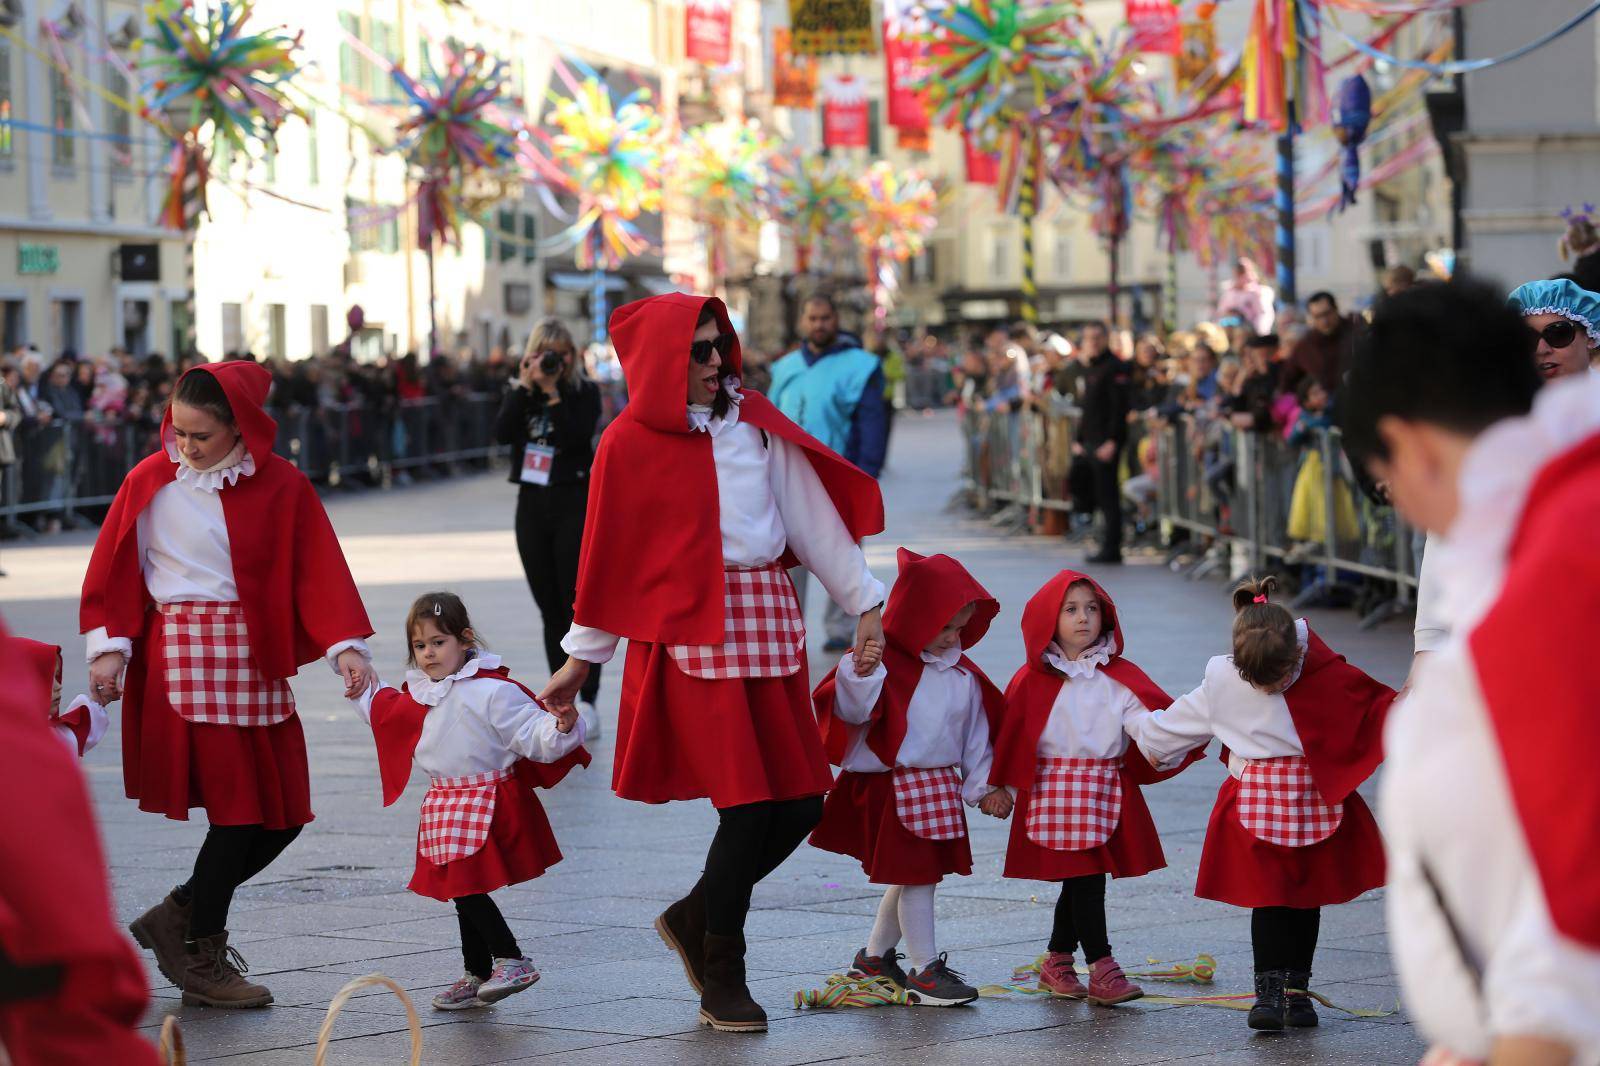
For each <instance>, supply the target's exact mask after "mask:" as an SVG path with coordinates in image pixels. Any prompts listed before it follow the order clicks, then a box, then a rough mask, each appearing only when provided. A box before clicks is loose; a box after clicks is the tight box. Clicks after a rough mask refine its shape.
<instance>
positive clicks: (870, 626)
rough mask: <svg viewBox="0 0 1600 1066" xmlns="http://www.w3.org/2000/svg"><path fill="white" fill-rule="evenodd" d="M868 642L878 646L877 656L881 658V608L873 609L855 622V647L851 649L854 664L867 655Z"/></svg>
mask: <svg viewBox="0 0 1600 1066" xmlns="http://www.w3.org/2000/svg"><path fill="white" fill-rule="evenodd" d="M869 641H870V642H872V643H874V644H877V645H878V651H877V654H878V655H879V656H880V657H881V656H882V655H883V608H881V607H874V608H873V609H872V610H870V611H868V612H867V613H866V614H864V615H862V616H861V617H860V619H858V620H857V621H856V646H855V648H854V649H853V650H854V651H855V656H856V662H858V663H859V662H860V661H861V657H862V656H863V655H865V654H867V643H868V642H869ZM874 664H876V661H874Z"/></svg>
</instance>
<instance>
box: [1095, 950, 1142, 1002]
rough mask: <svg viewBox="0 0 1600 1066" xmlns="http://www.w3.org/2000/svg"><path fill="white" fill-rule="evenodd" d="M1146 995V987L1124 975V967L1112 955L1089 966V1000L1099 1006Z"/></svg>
mask: <svg viewBox="0 0 1600 1066" xmlns="http://www.w3.org/2000/svg"><path fill="white" fill-rule="evenodd" d="M1142 995H1144V989H1142V988H1140V987H1139V986H1138V985H1136V984H1134V983H1133V982H1132V981H1130V980H1128V979H1127V978H1126V977H1124V976H1123V975H1122V967H1121V966H1118V965H1117V960H1116V959H1113V958H1112V957H1111V956H1110V955H1107V956H1106V957H1105V958H1103V959H1100V960H1099V961H1097V962H1095V963H1093V964H1091V965H1090V967H1089V1002H1090V1003H1093V1004H1094V1005H1095V1006H1097V1007H1109V1006H1112V1005H1113V1004H1116V1003H1126V1002H1128V1000H1130V999H1138V998H1139V997H1140V996H1142Z"/></svg>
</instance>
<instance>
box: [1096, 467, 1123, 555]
mask: <svg viewBox="0 0 1600 1066" xmlns="http://www.w3.org/2000/svg"><path fill="white" fill-rule="evenodd" d="M1120 461H1121V452H1120V451H1119V452H1118V453H1116V454H1114V455H1112V457H1111V458H1110V459H1109V460H1103V459H1100V458H1098V457H1096V456H1093V455H1091V456H1090V457H1089V468H1090V469H1091V470H1092V471H1093V472H1094V497H1095V503H1096V504H1097V505H1098V507H1099V508H1100V517H1101V519H1102V520H1103V521H1104V522H1105V527H1106V529H1105V540H1104V541H1103V542H1102V543H1101V545H1100V550H1101V552H1103V553H1104V554H1106V555H1116V554H1117V553H1118V552H1120V551H1122V488H1121V486H1120V485H1119V484H1118V482H1117V465H1118V463H1119V462H1120Z"/></svg>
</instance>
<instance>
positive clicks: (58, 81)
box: [50, 67, 78, 168]
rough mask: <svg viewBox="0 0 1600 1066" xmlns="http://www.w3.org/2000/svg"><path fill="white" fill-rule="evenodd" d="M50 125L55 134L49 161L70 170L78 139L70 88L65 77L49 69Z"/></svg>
mask: <svg viewBox="0 0 1600 1066" xmlns="http://www.w3.org/2000/svg"><path fill="white" fill-rule="evenodd" d="M50 125H51V126H52V127H53V128H54V129H55V131H56V134H55V136H54V137H51V138H50V161H51V162H52V163H54V164H55V165H56V166H57V167H62V168H70V167H72V165H73V164H74V163H76V162H77V158H78V138H77V136H76V134H77V130H76V128H75V127H74V119H73V115H72V86H71V84H69V83H68V81H67V76H66V75H65V74H63V73H62V72H61V71H59V70H57V69H56V68H55V67H51V68H50Z"/></svg>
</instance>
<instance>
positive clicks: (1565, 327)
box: [1528, 318, 1578, 351]
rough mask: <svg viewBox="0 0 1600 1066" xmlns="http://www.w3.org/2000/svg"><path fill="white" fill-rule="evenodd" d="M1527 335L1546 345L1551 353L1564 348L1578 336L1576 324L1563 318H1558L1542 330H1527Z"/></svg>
mask: <svg viewBox="0 0 1600 1066" xmlns="http://www.w3.org/2000/svg"><path fill="white" fill-rule="evenodd" d="M1528 332H1529V333H1532V334H1533V335H1534V336H1535V337H1538V338H1539V339H1540V340H1542V341H1544V342H1545V343H1546V344H1548V345H1549V346H1550V348H1551V350H1552V351H1555V350H1558V349H1561V348H1565V347H1566V346H1567V345H1569V344H1571V343H1572V342H1573V341H1574V340H1576V339H1577V336H1578V324H1577V323H1576V322H1572V321H1569V320H1567V319H1565V318H1558V319H1556V320H1555V321H1554V322H1552V323H1550V324H1549V325H1548V326H1546V327H1544V329H1532V328H1529V330H1528Z"/></svg>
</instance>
